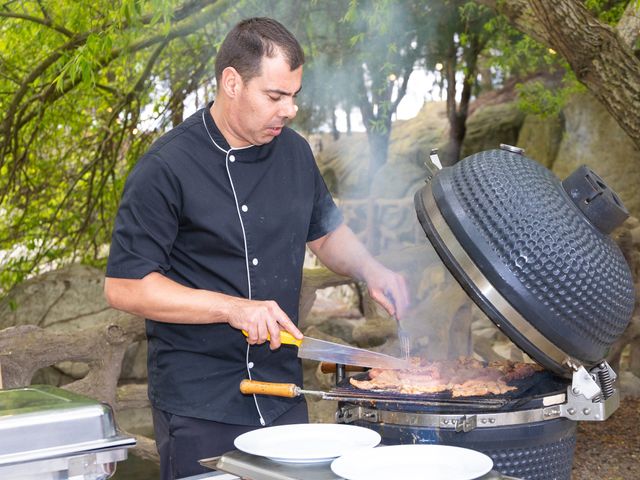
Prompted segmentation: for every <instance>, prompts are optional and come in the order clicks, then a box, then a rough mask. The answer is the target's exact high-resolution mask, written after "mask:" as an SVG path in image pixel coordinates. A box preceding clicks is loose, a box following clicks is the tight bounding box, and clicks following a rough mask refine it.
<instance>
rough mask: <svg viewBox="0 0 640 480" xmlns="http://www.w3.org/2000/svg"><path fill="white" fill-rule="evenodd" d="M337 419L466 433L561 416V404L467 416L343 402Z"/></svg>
mask: <svg viewBox="0 0 640 480" xmlns="http://www.w3.org/2000/svg"><path fill="white" fill-rule="evenodd" d="M336 415H337V420H338V422H341V423H352V422H355V421H358V420H361V421H365V422H369V423H380V424H387V425H404V426H408V427H431V428H444V429H453V430H456V431H464V432H468V431H470V430H474V429H476V428H491V427H504V426H509V425H523V424H528V423H534V422H542V421H545V420H553V419H555V418H560V417H562V416H563V415H562V409H561V406H560V405H552V406H548V407H543V408H537V409H533V410H521V411H515V412H496V413H477V414H466V415H459V414H458V415H445V414H438V413H415V412H397V411H390V410H380V409H378V408H367V407H364V406H361V405H344V406H342V407H341V408H340V409H339V410H338V412H337V414H336Z"/></svg>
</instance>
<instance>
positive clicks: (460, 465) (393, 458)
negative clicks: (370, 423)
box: [331, 445, 493, 480]
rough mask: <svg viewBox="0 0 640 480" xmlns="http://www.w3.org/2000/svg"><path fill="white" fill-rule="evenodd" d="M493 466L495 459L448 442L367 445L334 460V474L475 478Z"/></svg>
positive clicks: (367, 479)
mask: <svg viewBox="0 0 640 480" xmlns="http://www.w3.org/2000/svg"><path fill="white" fill-rule="evenodd" d="M492 468H493V460H491V457H488V456H487V455H485V454H484V453H480V452H476V451H475V450H469V449H467V448H460V447H450V446H447V445H393V446H389V447H378V448H368V449H362V450H359V451H354V452H350V453H347V454H345V455H343V456H341V457H340V458H336V459H335V460H334V461H333V462H332V463H331V470H333V473H335V474H336V475H339V476H340V477H344V478H346V479H347V480H382V479H385V480H386V479H389V478H412V479H421V478H424V479H428V480H472V479H474V478H478V477H481V476H482V475H484V474H486V473H488V472H490V471H491V469H492Z"/></svg>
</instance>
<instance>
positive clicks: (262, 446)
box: [234, 423, 380, 463]
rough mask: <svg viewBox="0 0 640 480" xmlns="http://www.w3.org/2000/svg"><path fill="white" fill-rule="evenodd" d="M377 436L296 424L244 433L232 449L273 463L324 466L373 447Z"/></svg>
mask: <svg viewBox="0 0 640 480" xmlns="http://www.w3.org/2000/svg"><path fill="white" fill-rule="evenodd" d="M378 443H380V434H379V433H378V432H374V431H373V430H370V429H368V428H363V427H357V426H355V425H342V424H340V425H338V424H332V423H299V424H294V425H282V426H278V427H266V428H260V429H258V430H253V431H251V432H247V433H244V434H242V435H240V436H239V437H237V438H236V439H235V441H234V445H235V446H236V448H237V449H238V450H241V451H243V452H246V453H250V454H252V455H260V456H263V457H267V458H269V459H271V460H275V461H277V462H290V463H315V462H328V461H329V460H333V459H334V458H336V457H339V456H340V455H344V454H345V453H348V452H350V451H352V450H354V449H359V448H363V447H375V446H376V445H378Z"/></svg>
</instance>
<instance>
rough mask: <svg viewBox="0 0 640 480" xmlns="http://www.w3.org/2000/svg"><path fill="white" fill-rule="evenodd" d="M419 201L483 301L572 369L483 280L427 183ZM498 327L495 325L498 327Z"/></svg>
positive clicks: (561, 354)
mask: <svg viewBox="0 0 640 480" xmlns="http://www.w3.org/2000/svg"><path fill="white" fill-rule="evenodd" d="M422 201H423V204H424V206H425V208H426V210H427V213H428V215H429V218H430V220H431V222H432V224H433V228H434V230H435V231H436V232H437V234H438V235H439V236H440V238H441V239H442V242H443V243H444V244H445V245H446V246H447V248H448V249H449V252H450V253H451V255H452V256H453V258H454V259H455V261H456V262H458V265H459V266H460V268H461V269H462V271H463V272H464V273H465V274H466V275H467V277H468V279H469V283H470V284H472V285H473V286H474V287H475V288H476V289H477V291H478V292H479V293H480V294H481V295H482V296H484V298H485V299H486V300H487V301H488V302H489V303H490V304H492V305H493V306H494V307H495V308H496V310H497V311H498V312H500V314H501V315H502V316H503V317H504V318H506V319H507V320H508V321H509V322H510V323H511V324H512V325H513V326H514V327H515V328H516V329H517V330H518V332H520V334H522V336H523V337H525V338H526V339H527V340H528V341H529V342H530V343H531V344H533V345H534V346H535V347H536V348H538V349H539V350H540V351H542V352H544V353H545V354H546V355H547V356H548V357H550V358H551V359H553V360H554V361H556V362H557V363H559V364H561V365H567V366H570V367H571V368H574V366H575V365H580V362H578V361H577V360H575V359H574V358H572V357H571V356H570V355H568V354H567V353H566V352H564V351H563V350H561V349H559V348H558V347H557V346H555V345H554V344H553V343H551V342H550V341H549V340H547V338H545V337H544V336H543V335H542V334H541V333H540V332H539V331H538V330H537V329H536V328H535V327H534V326H533V325H531V323H529V322H528V321H527V320H526V319H525V318H524V317H523V316H522V315H521V314H520V313H519V312H518V311H517V310H516V309H515V308H513V306H511V304H510V303H509V302H508V301H507V300H506V299H505V298H504V297H503V296H502V295H501V294H500V293H499V292H498V291H497V290H496V289H495V288H494V287H493V285H492V284H491V282H489V280H488V279H487V277H485V275H484V274H483V273H482V272H481V271H480V269H479V268H478V267H477V266H476V264H475V263H474V262H473V260H472V259H471V257H469V255H468V254H467V252H466V251H465V250H464V249H463V248H462V245H460V243H459V242H458V240H457V239H456V237H455V235H454V234H453V232H452V231H451V229H450V228H449V225H448V224H447V222H446V220H445V219H444V217H443V216H442V214H441V213H440V209H439V208H438V206H437V205H436V201H435V198H434V197H433V192H432V190H431V185H430V184H427V186H426V188H424V189H423V190H422ZM498 326H499V325H498Z"/></svg>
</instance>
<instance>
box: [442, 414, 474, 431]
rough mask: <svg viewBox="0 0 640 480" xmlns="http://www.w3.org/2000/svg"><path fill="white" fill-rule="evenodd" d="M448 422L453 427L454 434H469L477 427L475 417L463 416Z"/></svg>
mask: <svg viewBox="0 0 640 480" xmlns="http://www.w3.org/2000/svg"><path fill="white" fill-rule="evenodd" d="M449 421H450V422H451V423H452V424H454V425H455V427H456V432H470V431H471V430H475V428H476V427H477V426H478V417H477V416H476V415H463V416H462V417H459V418H454V419H453V420H449Z"/></svg>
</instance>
